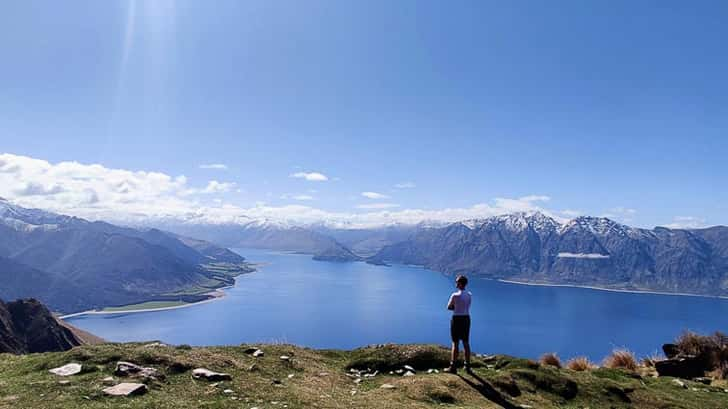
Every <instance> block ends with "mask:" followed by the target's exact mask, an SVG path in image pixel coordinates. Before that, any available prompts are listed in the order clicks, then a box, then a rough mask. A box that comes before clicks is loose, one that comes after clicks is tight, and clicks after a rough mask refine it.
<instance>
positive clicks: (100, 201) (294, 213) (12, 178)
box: [0, 154, 558, 228]
mask: <svg viewBox="0 0 728 409" xmlns="http://www.w3.org/2000/svg"><path fill="white" fill-rule="evenodd" d="M301 175H302V176H293V175H292V177H301V178H303V179H306V180H315V181H316V180H317V181H322V180H326V179H327V178H326V176H325V175H322V174H319V173H316V172H312V173H301ZM235 186H236V185H235V184H234V183H231V182H221V181H217V180H211V181H209V182H208V183H207V184H206V185H205V186H203V187H194V186H191V185H190V183H189V182H188V180H187V178H186V177H185V176H183V175H180V176H170V175H167V174H164V173H161V172H150V171H132V170H126V169H112V168H107V167H105V166H102V165H98V164H82V163H79V162H58V163H50V162H48V161H45V160H42V159H36V158H30V157H26V156H19V155H13V154H0V196H1V197H4V198H6V199H9V200H12V201H13V202H15V203H18V204H20V205H22V206H25V207H31V208H41V209H46V210H50V211H55V212H58V213H63V214H69V215H74V216H78V217H83V218H87V219H91V220H108V221H112V222H116V223H125V224H139V223H154V222H155V221H175V222H184V223H246V222H250V221H251V220H257V219H271V220H278V221H286V222H289V223H295V224H309V223H321V222H325V223H327V224H328V225H331V226H338V227H344V228H363V227H375V226H382V225H388V224H396V223H401V224H416V223H421V222H427V223H448V222H454V221H459V220H466V219H473V218H485V217H490V216H496V215H501V214H507V213H513V212H519V211H525V212H533V211H542V212H544V213H546V214H550V215H552V216H555V217H557V218H558V216H557V215H555V214H554V213H552V212H549V211H548V210H547V209H544V208H543V207H541V204H542V203H543V202H546V201H548V200H549V197H548V196H538V195H533V196H525V197H521V198H497V199H494V200H493V201H492V202H489V203H479V204H475V205H473V206H470V207H460V208H445V209H397V210H396V211H393V210H391V209H394V208H396V207H397V206H398V205H396V204H393V203H366V204H363V205H360V207H359V208H358V209H359V210H360V211H356V212H331V211H325V210H322V209H318V208H315V207H311V206H304V205H301V204H295V205H294V204H292V205H286V206H269V205H266V204H264V203H260V204H259V205H257V206H254V207H248V208H246V207H241V206H236V205H233V204H229V203H225V202H224V201H221V200H217V201H211V200H204V197H206V196H210V195H212V196H213V197H214V195H216V194H224V193H225V192H229V191H231V190H232V189H234V188H235ZM371 193H375V192H371ZM309 197H310V196H307V195H298V196H297V197H292V198H293V199H295V200H308V199H309ZM209 203H214V205H210V204H209Z"/></svg>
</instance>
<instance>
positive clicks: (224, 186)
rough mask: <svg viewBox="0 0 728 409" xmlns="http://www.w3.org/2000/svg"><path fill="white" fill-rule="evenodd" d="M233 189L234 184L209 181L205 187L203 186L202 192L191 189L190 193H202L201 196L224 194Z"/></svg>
mask: <svg viewBox="0 0 728 409" xmlns="http://www.w3.org/2000/svg"><path fill="white" fill-rule="evenodd" d="M234 187H235V183H228V182H218V181H217V180H211V181H209V182H208V183H207V186H205V188H204V189H202V190H195V189H191V190H190V191H189V192H190V193H193V194H194V193H202V194H209V193H225V192H229V191H230V190H231V189H233V188H234Z"/></svg>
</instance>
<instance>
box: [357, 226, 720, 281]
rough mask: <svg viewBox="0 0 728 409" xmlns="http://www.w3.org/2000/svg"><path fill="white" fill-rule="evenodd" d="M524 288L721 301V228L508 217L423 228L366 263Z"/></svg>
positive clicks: (388, 246) (382, 250) (383, 250)
mask: <svg viewBox="0 0 728 409" xmlns="http://www.w3.org/2000/svg"><path fill="white" fill-rule="evenodd" d="M369 261H371V262H376V263H405V264H416V265H422V266H425V267H427V268H430V269H434V270H437V271H443V272H448V273H453V274H455V273H466V274H472V275H477V276H482V277H488V278H496V279H507V280H515V281H524V282H537V283H551V284H574V285H584V286H599V287H605V288H615V289H628V290H652V291H664V292H674V293H691V294H705V295H728V227H723V226H718V227H712V228H707V229H697V230H681V229H667V228H663V227H657V228H655V229H652V230H648V229H638V228H632V227H629V226H625V225H623V224H619V223H617V222H614V221H612V220H610V219H607V218H603V217H578V218H576V219H573V220H571V221H568V222H566V223H563V224H562V223H559V222H557V221H556V220H554V219H553V218H551V217H548V216H546V215H544V214H541V213H535V214H531V215H528V214H524V213H519V214H511V215H505V216H498V217H493V218H489V219H485V220H472V221H468V222H462V223H454V224H451V225H449V226H446V227H442V228H434V229H425V230H421V231H418V232H417V233H415V234H413V235H412V236H411V237H409V238H408V239H407V240H404V241H402V242H399V243H395V244H391V245H387V246H385V247H384V248H382V249H381V250H380V251H379V252H378V253H377V254H376V255H375V256H373V257H371V258H370V259H369Z"/></svg>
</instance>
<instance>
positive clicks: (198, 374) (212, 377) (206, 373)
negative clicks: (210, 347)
mask: <svg viewBox="0 0 728 409" xmlns="http://www.w3.org/2000/svg"><path fill="white" fill-rule="evenodd" d="M192 377H194V378H195V379H206V380H208V381H213V382H215V381H229V380H230V379H232V377H231V376H230V375H229V374H226V373H219V372H214V371H211V370H209V369H206V368H197V369H194V370H193V371H192Z"/></svg>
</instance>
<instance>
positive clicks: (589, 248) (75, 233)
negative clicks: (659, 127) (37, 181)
mask: <svg viewBox="0 0 728 409" xmlns="http://www.w3.org/2000/svg"><path fill="white" fill-rule="evenodd" d="M158 227H162V228H163V229H164V230H158V229H155V228H144V229H135V228H128V227H119V226H115V225H112V224H108V223H104V222H89V221H86V220H83V219H78V218H75V217H70V216H62V215H58V214H54V213H49V212H44V211H41V210H34V209H25V208H22V207H19V206H15V205H13V204H11V203H9V202H7V201H5V200H2V199H0V282H2V283H3V285H2V286H0V297H2V298H5V299H14V298H21V297H36V298H38V299H40V300H42V301H43V302H45V303H46V304H48V305H49V306H50V307H51V308H53V309H55V310H57V311H63V312H74V311H79V310H84V309H89V308H98V307H103V306H109V305H121V304H130V303H135V302H141V301H148V300H152V299H154V300H170V299H175V300H176V299H180V298H181V299H184V300H187V301H195V300H199V299H201V298H204V296H202V295H201V294H202V293H204V292H206V291H209V290H210V289H212V288H216V287H219V286H222V285H226V284H230V283H232V281H233V279H232V276H233V275H234V274H236V273H240V272H242V271H247V270H245V269H246V268H247V267H241V268H242V269H241V270H231V271H230V272H229V273H226V272H225V271H222V272H221V270H220V268H219V265H220V264H225V265H240V266H244V264H243V263H244V260H243V258H242V257H240V256H238V255H237V254H236V253H234V252H232V251H230V250H228V249H227V248H261V249H272V250H279V251H293V252H299V253H306V254H311V255H313V257H314V259H316V260H326V261H339V262H346V261H366V262H369V263H374V264H391V263H402V264H414V265H421V266H424V267H427V268H429V269H433V270H436V271H442V272H446V273H466V274H470V275H475V276H481V277H487V278H494V279H504V280H513V281H523V282H529V283H545V284H569V285H581V286H597V287H604V288H613V289H626V290H647V291H662V292H672V293H691V294H701V295H728V227H723V226H716V227H711V228H706V229H693V230H687V229H668V228H663V227H656V228H654V229H640V228H633V227H629V226H626V225H623V224H620V223H617V222H615V221H613V220H610V219H607V218H601V217H578V218H576V219H573V220H570V221H567V222H560V221H558V220H555V219H554V218H552V217H549V216H547V215H545V214H542V213H533V214H525V213H516V214H510V215H504V216H497V217H492V218H487V219H482V220H469V221H463V222H458V223H452V224H446V225H433V224H419V225H392V226H386V227H380V228H376V229H339V228H332V227H329V226H326V225H324V224H319V225H308V226H295V225H288V224H285V223H276V222H271V221H249V222H246V223H244V224H191V223H187V224H175V223H168V224H166V225H162V226H158ZM171 232H173V233H171ZM190 237H195V238H194V239H193V238H190ZM212 243H215V244H212ZM210 264H218V266H217V267H218V268H209V267H210ZM223 270H224V269H223Z"/></svg>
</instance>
